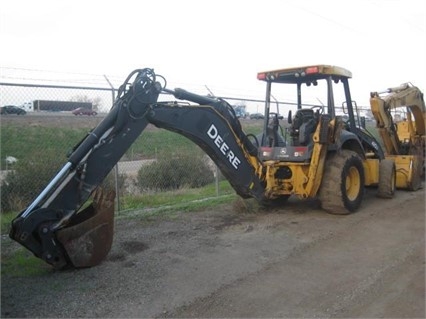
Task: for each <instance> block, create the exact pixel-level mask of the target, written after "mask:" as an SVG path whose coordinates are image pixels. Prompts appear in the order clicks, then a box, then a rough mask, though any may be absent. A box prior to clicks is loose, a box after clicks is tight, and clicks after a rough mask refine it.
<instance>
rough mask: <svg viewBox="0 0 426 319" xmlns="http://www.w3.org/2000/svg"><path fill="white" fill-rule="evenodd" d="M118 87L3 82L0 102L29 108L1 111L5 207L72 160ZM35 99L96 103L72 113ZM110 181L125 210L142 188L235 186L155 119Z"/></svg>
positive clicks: (31, 194) (201, 193) (216, 191)
mask: <svg viewBox="0 0 426 319" xmlns="http://www.w3.org/2000/svg"><path fill="white" fill-rule="evenodd" d="M115 93H116V92H115V91H114V89H112V88H111V89H109V88H90V87H75V86H73V87H71V86H54V85H29V84H25V85H24V84H13V83H0V106H5V105H15V106H19V107H24V108H25V109H26V110H27V113H26V114H25V115H16V114H2V115H1V162H0V168H1V170H0V182H1V211H2V212H8V211H13V212H16V211H20V210H22V209H23V208H25V207H26V206H27V205H28V204H29V203H31V202H32V201H33V200H34V198H35V197H36V196H37V195H38V194H39V193H40V192H41V191H42V190H43V188H44V187H45V186H46V185H47V184H48V182H49V181H50V180H51V178H53V177H54V176H55V174H56V172H57V171H58V170H59V169H60V168H61V167H62V165H64V164H65V163H66V161H67V157H66V155H67V154H69V152H70V151H71V150H72V148H73V147H74V146H75V145H76V144H77V143H78V142H79V141H80V140H81V139H82V138H84V137H85V136H86V134H87V133H88V131H89V130H90V129H92V128H93V127H95V126H96V125H97V124H99V123H100V122H101V121H102V119H103V118H104V117H105V115H106V114H107V113H108V111H109V109H110V108H111V106H112V104H113V100H114V96H115ZM35 101H56V103H57V105H60V102H61V101H62V102H63V101H74V102H84V103H91V104H92V108H93V110H94V111H96V112H97V115H95V116H87V115H74V114H73V113H72V110H65V111H64V110H63V109H61V110H60V109H59V107H58V109H55V108H54V107H53V108H50V109H48V110H43V109H41V110H39V108H37V107H36V104H35ZM31 105H32V106H33V108H32V109H31V107H30V106H31ZM50 105H51V104H50ZM76 106H77V104H76ZM99 165H102V163H99ZM104 184H105V185H104V187H109V188H114V189H115V190H116V192H117V195H118V196H117V199H118V201H117V207H118V209H119V210H121V209H127V208H129V207H134V205H135V204H134V202H135V201H137V199H138V198H141V197H143V196H144V195H146V196H150V195H153V194H159V193H161V194H167V195H168V196H170V198H173V196H175V194H176V193H177V192H182V191H183V190H191V194H193V195H192V196H191V199H197V198H199V199H201V198H204V197H211V196H217V195H221V194H224V193H226V192H229V191H230V189H229V187H228V186H225V188H224V190H221V186H220V185H222V184H226V183H220V174H219V172H218V170H217V168H216V166H215V165H214V163H213V162H212V161H211V160H210V159H209V158H208V157H207V156H206V155H205V154H204V152H203V151H202V150H201V149H200V148H199V147H198V146H197V145H195V144H194V143H193V142H191V141H189V140H187V139H186V138H185V137H183V136H180V135H178V134H176V133H173V132H169V131H166V130H161V129H158V128H156V127H154V126H151V125H149V126H148V127H147V128H146V129H145V131H144V132H143V133H142V134H141V136H139V138H138V139H137V140H136V141H135V143H133V144H132V146H131V147H130V148H129V149H128V151H127V152H126V153H125V154H124V156H123V157H122V158H121V159H120V161H119V162H118V163H117V165H116V167H115V168H114V169H113V170H112V172H111V173H110V175H109V176H108V177H107V178H106V180H105V182H104ZM206 188H207V190H206ZM194 194H195V195H194ZM194 196H195V197H194ZM132 205H133V206H132Z"/></svg>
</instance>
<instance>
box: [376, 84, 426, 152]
mask: <svg viewBox="0 0 426 319" xmlns="http://www.w3.org/2000/svg"><path fill="white" fill-rule="evenodd" d="M370 105H371V111H372V113H373V116H374V118H375V120H376V124H377V129H378V130H379V133H380V135H381V137H382V140H383V143H384V146H385V149H386V152H387V154H388V155H402V153H403V151H402V146H401V142H403V141H404V139H403V138H401V137H399V132H398V130H397V125H396V124H397V123H395V120H394V119H393V117H392V110H395V109H397V108H401V107H406V108H407V110H408V116H407V121H408V123H407V124H408V127H407V128H408V131H409V136H410V143H411V144H413V145H415V144H416V143H417V141H416V140H418V139H419V138H420V139H421V138H422V137H424V136H425V134H426V123H425V122H426V117H425V115H426V108H425V102H424V99H423V93H422V92H421V91H420V90H419V89H418V88H417V87H415V86H412V85H410V84H409V83H405V84H402V85H401V86H398V87H395V88H389V89H387V90H385V91H382V92H372V93H371V94H370ZM411 114H412V115H413V117H414V119H413V118H412V117H411Z"/></svg>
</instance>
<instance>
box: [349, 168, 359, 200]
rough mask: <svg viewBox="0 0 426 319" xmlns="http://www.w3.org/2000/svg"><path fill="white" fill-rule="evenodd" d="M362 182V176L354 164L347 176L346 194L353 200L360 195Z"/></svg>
mask: <svg viewBox="0 0 426 319" xmlns="http://www.w3.org/2000/svg"><path fill="white" fill-rule="evenodd" d="M360 183H361V176H360V175H359V171H358V170H357V169H356V167H354V166H352V167H351V168H350V169H349V173H348V175H347V176H346V196H347V197H348V199H349V200H351V201H353V200H355V199H356V198H357V197H358V194H359V189H360Z"/></svg>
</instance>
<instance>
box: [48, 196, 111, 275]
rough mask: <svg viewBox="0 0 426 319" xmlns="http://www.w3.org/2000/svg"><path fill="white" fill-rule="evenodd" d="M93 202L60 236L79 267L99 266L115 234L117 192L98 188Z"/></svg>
mask: <svg viewBox="0 0 426 319" xmlns="http://www.w3.org/2000/svg"><path fill="white" fill-rule="evenodd" d="M93 198H94V199H93V202H92V203H91V204H90V205H89V206H88V207H86V208H85V209H83V210H82V211H80V212H78V213H77V214H76V215H75V216H73V217H75V218H72V220H71V221H70V226H68V227H66V228H63V229H61V230H58V231H57V233H56V238H57V239H58V241H59V242H60V243H61V244H62V246H63V247H64V249H65V251H66V253H67V256H68V258H69V260H70V262H71V263H72V265H73V266H74V267H76V268H84V267H92V266H95V265H98V264H99V263H100V262H102V260H104V259H105V257H106V256H107V255H108V253H109V251H110V249H111V245H112V240H113V236H114V198H115V192H113V191H109V192H105V191H103V190H102V189H100V188H99V189H97V190H96V191H95V193H94V195H93Z"/></svg>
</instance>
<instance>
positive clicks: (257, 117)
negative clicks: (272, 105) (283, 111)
mask: <svg viewBox="0 0 426 319" xmlns="http://www.w3.org/2000/svg"><path fill="white" fill-rule="evenodd" d="M264 118H265V116H264V115H263V114H262V113H253V114H250V119H251V120H261V119H264Z"/></svg>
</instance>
